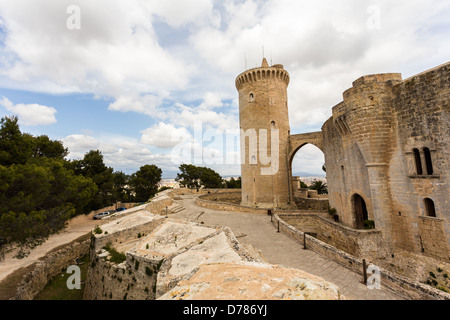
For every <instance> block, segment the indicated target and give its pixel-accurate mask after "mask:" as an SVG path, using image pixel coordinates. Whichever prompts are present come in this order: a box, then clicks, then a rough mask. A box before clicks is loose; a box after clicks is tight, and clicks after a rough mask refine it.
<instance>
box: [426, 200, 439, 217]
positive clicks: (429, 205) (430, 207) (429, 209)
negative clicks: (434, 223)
mask: <svg viewBox="0 0 450 320" xmlns="http://www.w3.org/2000/svg"><path fill="white" fill-rule="evenodd" d="M424 201H425V210H426V213H427V216H428V217H436V208H435V206H434V201H433V200H431V199H429V198H425V200H424Z"/></svg>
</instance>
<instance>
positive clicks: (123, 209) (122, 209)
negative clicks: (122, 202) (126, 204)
mask: <svg viewBox="0 0 450 320" xmlns="http://www.w3.org/2000/svg"><path fill="white" fill-rule="evenodd" d="M125 210H127V208H117V210H116V212H120V211H125Z"/></svg>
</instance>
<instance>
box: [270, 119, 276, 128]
mask: <svg viewBox="0 0 450 320" xmlns="http://www.w3.org/2000/svg"><path fill="white" fill-rule="evenodd" d="M270 125H271V126H272V129H275V121H272V122H271V123H270Z"/></svg>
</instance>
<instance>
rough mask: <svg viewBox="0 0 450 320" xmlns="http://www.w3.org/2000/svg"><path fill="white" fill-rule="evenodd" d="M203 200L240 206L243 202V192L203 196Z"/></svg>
mask: <svg viewBox="0 0 450 320" xmlns="http://www.w3.org/2000/svg"><path fill="white" fill-rule="evenodd" d="M201 197H202V199H203V200H209V201H215V202H223V203H231V204H237V205H240V204H241V201H242V194H241V190H238V191H235V192H227V193H209V194H206V195H203V196H201Z"/></svg>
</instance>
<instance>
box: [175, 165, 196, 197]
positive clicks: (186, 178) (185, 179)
mask: <svg viewBox="0 0 450 320" xmlns="http://www.w3.org/2000/svg"><path fill="white" fill-rule="evenodd" d="M179 169H180V171H181V172H180V173H178V174H177V177H176V179H175V180H177V181H178V182H180V185H181V186H182V187H185V188H191V189H197V191H198V190H199V189H200V187H201V182H200V176H201V170H200V168H199V167H196V166H194V165H192V164H182V165H181V166H180V167H179Z"/></svg>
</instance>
